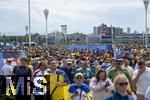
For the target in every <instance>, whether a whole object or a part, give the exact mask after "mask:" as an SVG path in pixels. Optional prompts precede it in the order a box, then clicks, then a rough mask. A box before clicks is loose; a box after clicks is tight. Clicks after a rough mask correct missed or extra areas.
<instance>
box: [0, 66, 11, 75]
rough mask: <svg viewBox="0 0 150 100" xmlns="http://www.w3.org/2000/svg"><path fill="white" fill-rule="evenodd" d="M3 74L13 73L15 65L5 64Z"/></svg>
mask: <svg viewBox="0 0 150 100" xmlns="http://www.w3.org/2000/svg"><path fill="white" fill-rule="evenodd" d="M2 73H3V75H6V76H7V75H13V66H11V65H8V64H5V65H4V66H3V68H2Z"/></svg>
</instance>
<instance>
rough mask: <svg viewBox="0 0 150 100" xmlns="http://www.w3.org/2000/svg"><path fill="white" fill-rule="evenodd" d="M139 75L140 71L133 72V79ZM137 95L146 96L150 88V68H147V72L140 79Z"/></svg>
mask: <svg viewBox="0 0 150 100" xmlns="http://www.w3.org/2000/svg"><path fill="white" fill-rule="evenodd" d="M137 75H138V69H137V70H135V71H134V72H133V79H134V78H135V77H136V76H137ZM136 86H137V94H141V95H145V93H146V90H147V88H148V87H149V86H150V68H147V67H146V70H145V72H144V73H143V74H142V75H141V76H140V77H139V80H138V82H137V84H136Z"/></svg>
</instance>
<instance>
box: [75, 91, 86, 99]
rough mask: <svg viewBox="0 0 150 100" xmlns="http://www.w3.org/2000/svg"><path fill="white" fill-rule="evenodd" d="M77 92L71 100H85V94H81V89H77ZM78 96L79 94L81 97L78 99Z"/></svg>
mask: <svg viewBox="0 0 150 100" xmlns="http://www.w3.org/2000/svg"><path fill="white" fill-rule="evenodd" d="M77 91H78V93H79V95H77V96H73V98H72V100H80V98H81V100H85V98H86V96H87V94H86V93H85V92H84V91H82V92H81V89H77ZM80 94H81V97H80Z"/></svg>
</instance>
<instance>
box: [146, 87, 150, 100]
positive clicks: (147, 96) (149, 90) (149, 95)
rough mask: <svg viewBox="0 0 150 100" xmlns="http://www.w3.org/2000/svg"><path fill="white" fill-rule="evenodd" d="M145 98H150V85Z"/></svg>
mask: <svg viewBox="0 0 150 100" xmlns="http://www.w3.org/2000/svg"><path fill="white" fill-rule="evenodd" d="M145 98H146V100H150V87H149V88H148V89H147V91H146V93H145Z"/></svg>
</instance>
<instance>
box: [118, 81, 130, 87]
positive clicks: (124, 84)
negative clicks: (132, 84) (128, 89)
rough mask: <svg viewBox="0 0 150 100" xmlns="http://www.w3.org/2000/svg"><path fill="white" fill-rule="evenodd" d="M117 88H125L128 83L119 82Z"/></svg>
mask: <svg viewBox="0 0 150 100" xmlns="http://www.w3.org/2000/svg"><path fill="white" fill-rule="evenodd" d="M117 84H118V85H119V86H127V85H128V82H122V83H121V82H120V83H117Z"/></svg>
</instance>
